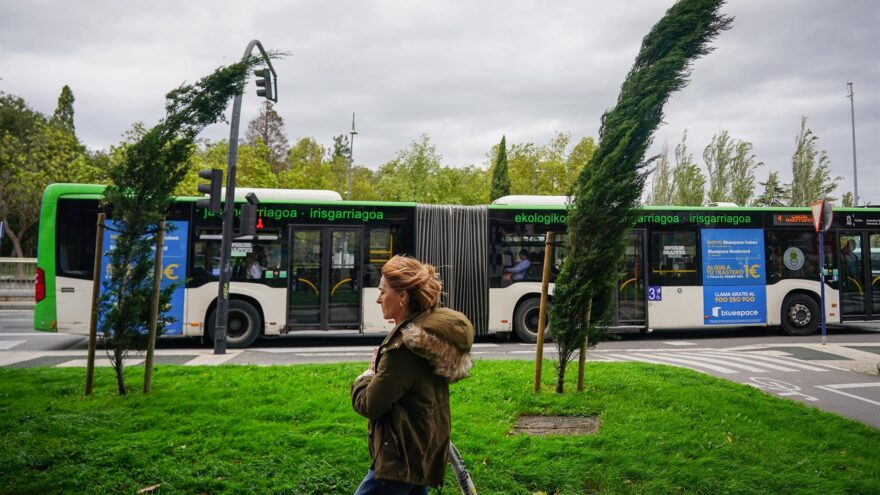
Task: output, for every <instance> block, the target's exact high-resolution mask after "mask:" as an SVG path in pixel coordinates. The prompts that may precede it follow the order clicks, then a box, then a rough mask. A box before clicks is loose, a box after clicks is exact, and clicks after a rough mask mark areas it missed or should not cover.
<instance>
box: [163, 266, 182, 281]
mask: <svg viewBox="0 0 880 495" xmlns="http://www.w3.org/2000/svg"><path fill="white" fill-rule="evenodd" d="M176 268H180V265H178V264H177V263H171V264H169V265H168V266H166V267H165V278H167V279H168V280H177V278H178V277H177V275H175V274H174V270H175V269H176Z"/></svg>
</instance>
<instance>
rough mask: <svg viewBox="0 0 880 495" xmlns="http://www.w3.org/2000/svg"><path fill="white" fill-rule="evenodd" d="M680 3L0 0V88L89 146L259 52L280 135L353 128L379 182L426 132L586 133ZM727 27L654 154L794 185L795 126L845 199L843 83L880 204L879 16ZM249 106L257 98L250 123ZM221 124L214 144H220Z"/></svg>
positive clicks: (848, 136)
mask: <svg viewBox="0 0 880 495" xmlns="http://www.w3.org/2000/svg"><path fill="white" fill-rule="evenodd" d="M672 3H673V2H672V1H671V0H639V1H634V0H625V1H621V0H612V1H592V2H585V1H565V2H537V1H536V2H510V1H493V2H488V1H482V2H453V1H419V2H413V1H350V2H339V1H320V2H319V1H315V2H302V1H290V0H285V1H274V0H264V1H260V2H243V1H240V0H239V1H211V2H208V1H188V2H171V1H165V0H154V1H152V2H125V1H69V0H27V1H25V0H4V1H3V2H2V3H0V91H2V92H5V93H11V94H15V95H18V96H21V97H22V98H24V99H25V100H27V101H28V102H29V104H30V105H31V106H32V107H34V108H35V109H37V110H39V111H42V112H44V113H48V114H51V113H52V111H53V109H54V107H55V104H56V100H57V97H58V93H59V91H60V89H61V87H62V86H63V85H64V84H68V85H70V87H71V88H72V89H73V92H74V95H75V97H76V105H75V110H76V128H77V133H78V134H79V136H80V138H81V139H82V140H83V141H84V142H85V143H86V144H87V145H88V146H89V147H91V148H95V149H97V148H106V147H108V146H109V145H111V144H114V143H117V142H119V141H120V139H121V135H122V133H123V132H125V131H126V130H127V129H129V128H130V127H131V124H132V123H133V122H137V121H141V122H144V123H146V124H147V125H153V124H155V123H156V122H157V121H158V120H159V119H160V118H161V117H162V113H163V102H164V95H165V93H167V92H168V91H169V90H171V89H173V88H174V87H176V86H178V85H179V84H181V83H183V82H192V81H194V80H196V79H198V78H199V77H201V76H203V75H205V74H207V73H209V72H210V71H211V70H213V69H214V68H215V67H217V66H218V65H222V64H228V63H230V62H232V61H235V60H238V59H239V58H240V57H241V55H242V52H243V50H244V48H245V46H246V45H247V42H248V41H249V40H250V39H252V38H258V39H260V40H261V41H262V42H263V44H264V46H265V47H266V48H268V49H277V50H286V51H289V52H291V55H290V56H288V57H287V58H285V59H283V60H279V61H276V62H275V66H276V69H277V71H278V73H279V86H280V89H279V102H278V105H277V107H276V108H277V110H278V111H279V113H280V114H281V115H282V117H283V118H284V121H285V126H286V129H287V134H288V138H289V139H290V141H291V143H293V142H294V141H295V140H296V139H297V138H298V137H301V136H312V137H314V138H316V139H317V140H318V141H319V142H321V143H322V144H324V145H325V146H327V145H329V144H331V143H332V136H333V135H336V134H341V133H346V132H348V131H349V129H350V126H351V114H352V112H356V113H357V130H358V133H359V134H358V135H357V138H356V140H355V149H354V155H355V162H356V163H358V164H363V165H366V166H369V167H372V168H376V167H378V166H380V165H382V164H383V163H385V162H387V161H389V160H391V159H392V158H394V156H395V154H396V153H397V151H398V150H400V149H402V148H404V147H406V146H407V145H408V144H409V143H410V142H411V141H413V140H415V139H417V138H418V137H419V136H420V135H421V134H428V135H429V136H430V137H431V140H432V142H433V143H434V144H435V145H436V146H437V150H438V151H439V152H440V153H441V154H442V155H443V157H444V164H446V165H452V166H462V165H468V164H476V165H484V164H485V162H486V153H487V152H488V150H489V149H490V148H491V146H492V145H493V144H495V143H497V142H498V141H499V140H500V138H501V135H502V134H506V135H507V140H508V143H519V142H534V143H537V144H543V143H546V142H547V141H548V140H549V139H550V138H551V137H552V136H553V135H554V134H555V133H556V132H558V131H565V132H570V133H571V134H572V138H573V140H575V141H576V140H578V139H580V138H581V137H583V136H597V135H598V128H599V118H600V116H601V115H602V112H603V111H605V110H606V109H608V108H610V107H611V106H612V105H613V103H614V101H615V100H616V98H617V94H618V90H619V88H620V84H621V83H622V81H623V79H624V77H625V75H626V72H627V71H628V70H629V68H630V66H631V65H632V61H633V59H634V57H635V55H636V53H637V51H638V49H639V46H640V44H641V40H642V37H643V36H644V35H645V34H647V32H648V30H649V29H650V28H651V26H652V25H653V24H654V23H655V22H656V21H657V20H658V19H659V18H660V17H661V16H662V15H663V13H664V12H665V11H666V9H667V8H669V6H670V5H671V4H672ZM724 12H725V13H726V14H728V15H732V16H735V18H736V19H735V21H734V24H733V28H732V29H731V30H729V31H727V32H724V33H722V34H721V36H720V37H719V38H718V40H717V41H716V42H715V44H714V45H715V47H716V51H715V52H714V53H712V54H710V55H708V56H707V57H705V58H703V59H701V60H699V61H697V63H696V64H695V66H694V70H693V76H692V80H691V84H690V85H689V86H687V87H686V88H685V89H684V90H683V91H681V92H679V93H677V94H675V95H673V97H672V99H671V100H670V102H669V104H668V105H667V107H666V119H665V124H664V125H663V126H661V128H660V129H659V130H658V132H657V134H656V136H655V141H654V149H653V152H658V151H659V150H660V147H661V146H662V145H663V144H664V143H667V144H668V146H669V149H670V152H671V150H672V149H673V148H674V147H675V145H676V144H677V143H678V142H679V140H680V139H681V134H682V131H683V130H684V129H687V131H688V144H689V148H690V150H691V152H692V153H693V155H694V157H695V158H696V159H697V162H698V163H700V164H701V165H704V164H702V157H701V155H702V149H703V147H705V145H706V144H707V143H708V142H709V140H710V138H711V137H712V135H713V134H715V133H717V132H718V131H720V130H722V129H727V130H729V131H730V133H731V135H732V136H733V137H734V138H737V139H743V140H748V141H751V142H752V143H753V144H754V146H755V153H756V154H757V157H758V159H759V160H760V161H763V162H764V163H765V164H766V165H765V166H764V167H762V168H761V169H760V170H759V171H758V173H757V175H758V179H759V180H760V181H763V180H765V179H766V176H767V173H768V171H779V172H780V175H781V177H782V178H783V179H784V180H786V181H787V180H790V178H791V155H792V152H793V151H794V141H795V137H796V135H797V132H798V127H799V125H800V117H801V116H802V115H806V116H808V117H809V121H808V123H809V126H810V127H811V128H812V129H813V131H814V132H815V134H816V135H817V136H818V137H819V146H820V148H822V149H824V150H827V152H828V155H829V157H830V160H831V168H832V173H833V174H834V175H839V176H841V177H843V180H842V181H841V183H840V189H839V192H838V195H840V194H842V193H843V192H846V191H851V190H852V178H853V149H852V129H851V123H850V101H849V99H847V98H846V94H847V91H846V82H848V81H853V82H854V90H855V122H856V145H857V153H858V154H857V160H858V173H859V176H858V178H859V190H860V192H859V194H860V197H861V199H862V203H864V202H866V201H870V202H872V203H874V204H880V139H878V136H880V56H878V52H880V2H877V1H875V0H848V1H836V2H831V1H827V0H810V1H807V0H797V1H795V0H787V1H778V0H775V1H772V2H768V1H761V0H730V1H729V2H728V4H727V5H725V7H724ZM259 104H260V100H259V99H258V98H257V97H256V96H255V93H254V89H253V84H252V83H251V86H249V90H248V92H247V96H246V98H245V101H244V105H243V119H244V120H243V124H242V129H244V128H245V126H246V124H245V123H246V121H247V120H248V119H250V118H252V117H253V116H254V115H255V113H256V110H257V109H258V106H259ZM228 134H229V130H228V127H227V126H225V125H223V124H218V125H214V126H212V127H211V128H209V129H207V130H206V131H205V133H204V137H206V138H208V139H211V140H218V139H225V138H227V137H228Z"/></svg>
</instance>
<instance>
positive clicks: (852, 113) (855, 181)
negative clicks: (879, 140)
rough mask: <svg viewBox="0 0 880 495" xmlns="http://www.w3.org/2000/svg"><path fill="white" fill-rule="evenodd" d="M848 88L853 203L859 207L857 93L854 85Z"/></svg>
mask: <svg viewBox="0 0 880 495" xmlns="http://www.w3.org/2000/svg"><path fill="white" fill-rule="evenodd" d="M846 88H847V89H848V90H849V94H848V95H846V97H847V98H849V115H850V118H851V119H852V138H853V200H854V201H855V202H854V203H853V205H854V206H859V171H858V168H857V167H856V107H855V102H854V100H855V93H853V83H852V82H848V83H846Z"/></svg>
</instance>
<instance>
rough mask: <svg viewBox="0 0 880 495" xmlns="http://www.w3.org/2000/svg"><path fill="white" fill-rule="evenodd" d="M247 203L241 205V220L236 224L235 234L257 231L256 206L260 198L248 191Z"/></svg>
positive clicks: (249, 233) (243, 234) (246, 234)
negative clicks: (236, 231) (236, 230)
mask: <svg viewBox="0 0 880 495" xmlns="http://www.w3.org/2000/svg"><path fill="white" fill-rule="evenodd" d="M245 198H246V199H247V203H245V204H243V205H241V222H240V223H239V225H238V233H237V234H236V235H237V236H251V235H254V234H256V233H257V206H259V205H260V199H259V198H257V195H256V194H254V193H252V192H249V193H247V196H245Z"/></svg>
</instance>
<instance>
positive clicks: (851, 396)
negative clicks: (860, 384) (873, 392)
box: [816, 385, 880, 406]
mask: <svg viewBox="0 0 880 495" xmlns="http://www.w3.org/2000/svg"><path fill="white" fill-rule="evenodd" d="M816 388H821V389H822V390H827V391H829V392H834V393H835V394H840V395H844V396H846V397H850V398H852V399H857V400H860V401H862V402H867V403H868V404H874V405H875V406H880V402H877V401H875V400H871V399H866V398H864V397H859V396H858V395H853V394H848V393H846V392H841V391H840V390H837V389H833V388H830V387H825V386H822V385H817V386H816Z"/></svg>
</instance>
